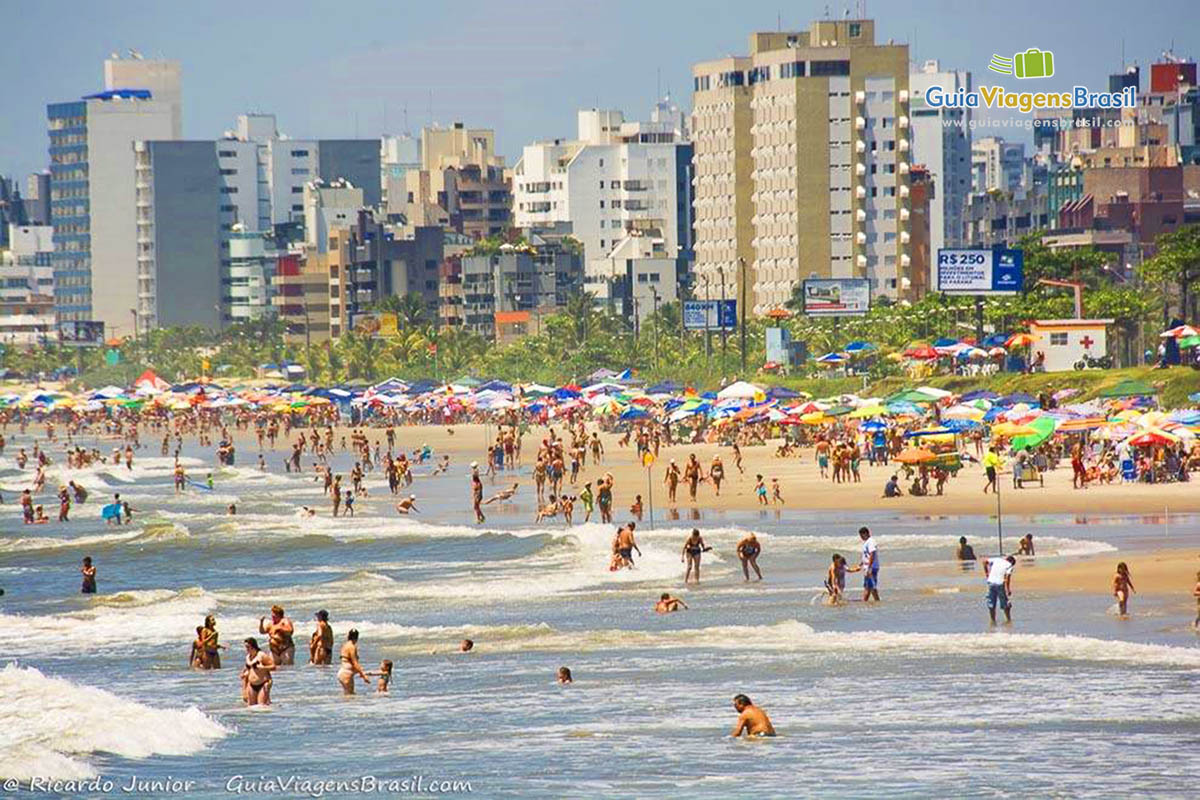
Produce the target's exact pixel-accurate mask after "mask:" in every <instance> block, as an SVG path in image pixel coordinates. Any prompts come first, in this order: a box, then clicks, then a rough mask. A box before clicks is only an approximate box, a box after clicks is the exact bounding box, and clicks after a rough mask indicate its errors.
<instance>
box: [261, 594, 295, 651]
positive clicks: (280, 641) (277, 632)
mask: <svg viewBox="0 0 1200 800" xmlns="http://www.w3.org/2000/svg"><path fill="white" fill-rule="evenodd" d="M295 631H296V628H295V626H294V625H293V624H292V621H291V620H290V619H288V618H287V617H285V616H284V615H283V607H282V606H271V622H270V623H268V622H267V618H266V617H259V618H258V632H259V633H265V634H267V636H269V637H270V640H269V645H270V648H271V655H272V656H274V657H275V663H276V664H277V665H279V666H284V665H290V664H293V663H295V659H296V644H295V642H294V641H292V635H293V634H294V633H295Z"/></svg>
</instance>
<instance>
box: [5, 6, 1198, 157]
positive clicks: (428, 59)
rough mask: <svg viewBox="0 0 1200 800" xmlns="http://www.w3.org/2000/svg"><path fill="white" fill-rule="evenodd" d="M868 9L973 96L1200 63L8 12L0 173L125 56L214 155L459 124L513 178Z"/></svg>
mask: <svg viewBox="0 0 1200 800" xmlns="http://www.w3.org/2000/svg"><path fill="white" fill-rule="evenodd" d="M862 5H865V10H866V13H865V16H866V17H869V18H874V19H875V20H876V37H877V39H878V40H879V41H881V42H883V41H886V40H888V39H894V40H895V41H896V42H898V43H908V44H909V45H910V58H911V59H912V60H913V62H914V63H920V62H922V61H924V60H925V59H930V58H937V59H940V60H941V62H942V66H943V68H951V67H952V68H965V69H969V70H971V71H972V73H973V74H974V78H975V83H976V84H977V85H978V84H979V83H980V82H981V79H986V82H987V83H989V84H999V85H1003V86H1006V87H1007V88H1010V89H1016V88H1021V89H1026V88H1034V87H1031V86H1028V85H1025V86H1019V84H1022V83H1026V82H1024V81H1017V80H1016V79H1012V78H1004V77H1001V76H999V75H996V74H995V73H990V72H988V71H987V64H988V61H989V60H990V58H991V55H992V54H993V53H998V54H1001V55H1011V54H1013V53H1016V52H1019V51H1024V50H1026V49H1028V48H1030V47H1038V48H1041V49H1044V50H1045V49H1048V50H1052V51H1053V52H1054V55H1055V69H1056V75H1055V78H1054V79H1053V80H1054V82H1055V83H1054V85H1053V86H1051V85H1050V82H1049V81H1047V82H1045V83H1046V85H1045V86H1042V85H1039V86H1038V87H1036V88H1037V89H1043V88H1046V89H1058V90H1065V89H1068V88H1069V87H1070V86H1071V85H1073V84H1077V83H1078V84H1083V85H1087V86H1089V88H1091V89H1093V90H1096V91H1100V90H1105V89H1106V88H1107V75H1108V74H1109V73H1110V72H1114V71H1118V70H1119V69H1120V68H1121V54H1122V46H1123V47H1124V53H1125V58H1126V60H1127V62H1136V63H1139V64H1141V65H1143V78H1142V81H1143V88H1144V87H1145V84H1146V82H1147V81H1148V69H1146V68H1145V67H1146V65H1148V64H1149V63H1150V62H1152V61H1154V60H1157V59H1158V57H1159V55H1160V54H1161V53H1162V51H1163V50H1166V49H1168V48H1170V47H1172V46H1173V47H1174V49H1175V52H1176V53H1177V54H1179V55H1182V56H1185V57H1194V56H1197V55H1200V14H1197V13H1196V10H1195V9H1196V7H1195V4H1194V0H1190V1H1185V0H1149V2H1141V3H1134V2H1130V0H1090V1H1089V2H1067V1H1065V0H1060V2H1058V3H1049V2H1045V0H1042V1H1041V2H1032V1H1031V0H1008V2H1004V3H988V4H986V5H985V4H982V3H963V2H961V0H960V1H959V2H943V1H942V0H929V1H928V2H922V1H921V0H913V1H912V2H906V3H897V2H892V3H884V2H880V0H873V1H872V2H869V3H867V2H866V0H861V2H841V3H824V2H789V3H783V2H782V0H776V1H775V2H759V0H739V1H738V2H729V0H724V1H723V2H721V1H714V0H689V1H688V2H682V1H681V0H657V2H656V1H655V0H608V2H578V1H577V0H522V1H521V2H503V0H499V1H497V0H493V1H492V2H486V1H485V2H480V1H478V0H457V1H456V2H453V3H437V2H433V3H430V2H422V3H410V2H406V1H405V0H390V1H389V0H355V1H354V2H349V3H345V2H343V3H334V2H303V1H302V0H292V1H291V2H276V1H275V0H250V2H245V0H243V2H238V3H234V2H228V0H206V2H203V3H183V2H161V0H158V1H157V2H141V1H139V2H132V1H129V2H126V1H124V0H104V1H103V2H94V0H0V31H2V34H0V76H3V79H2V83H0V174H8V175H18V176H19V175H24V174H26V173H28V172H31V171H34V170H38V169H43V168H45V164H46V161H47V157H46V143H47V140H46V124H45V114H46V108H45V107H46V104H47V103H51V102H61V101H65V100H73V99H77V98H78V97H80V96H81V95H83V94H87V93H90V92H93V91H95V90H97V89H100V88H102V82H103V60H104V59H105V58H106V57H108V55H109V54H110V53H112V52H117V51H119V52H121V53H122V54H124V53H126V52H127V51H128V50H129V49H135V50H138V51H140V52H141V53H143V54H144V55H145V56H146V57H157V56H160V55H161V56H164V57H167V58H172V59H176V60H179V61H181V62H182V64H183V96H184V112H183V114H184V116H183V126H184V136H185V137H186V138H189V139H213V138H217V137H219V136H220V135H221V134H222V132H224V131H226V130H229V129H231V128H233V127H234V126H235V121H236V117H237V115H238V114H239V113H242V112H244V111H263V112H274V113H275V114H276V115H277V118H278V122H279V127H280V130H282V131H283V132H285V133H287V134H289V135H290V136H293V137H295V138H346V137H354V136H362V137H376V136H379V135H380V134H383V133H401V132H404V131H405V130H409V131H411V132H414V133H415V132H417V131H418V130H419V128H420V127H421V126H422V125H424V124H427V123H428V122H430V121H433V122H437V123H440V124H443V125H445V124H449V123H452V122H455V121H462V122H464V123H465V124H466V125H468V126H470V127H487V128H493V129H495V131H496V138H497V147H498V149H499V150H500V152H501V153H502V154H504V155H506V156H507V157H508V158H509V163H510V164H511V163H514V162H515V160H516V158H517V157H518V156H519V155H520V151H521V147H522V146H523V145H525V144H528V143H530V142H533V141H536V140H544V139H551V138H556V137H571V136H573V135H574V133H575V111H576V110H577V109H578V108H590V107H604V108H620V109H623V110H624V111H625V112H626V116H627V118H633V119H644V118H648V116H649V109H650V106H651V105H652V104H653V102H654V101H655V99H656V96H657V95H658V93H659V92H663V93H665V92H666V91H668V90H670V91H671V93H672V96H673V98H674V99H675V100H676V101H678V102H679V103H680V105H681V106H683V107H685V108H688V107H690V96H691V65H692V64H693V63H695V62H697V61H703V60H708V59H713V58H720V57H723V56H726V55H741V54H745V53H746V51H747V47H748V45H747V41H748V35H749V34H750V33H751V32H752V31H754V30H776V29H777V28H778V27H779V26H780V24H782V27H783V28H785V29H805V28H807V27H808V25H809V23H810V22H811V21H812V20H814V19H821V18H824V17H826V16H827V14H828V15H829V16H832V17H835V18H837V17H842V16H843V14H844V12H845V11H846V10H847V9H849V10H850V13H851V16H860V15H862V14H861V6H862ZM1008 138H1025V137H1022V136H1013V135H1010V136H1008Z"/></svg>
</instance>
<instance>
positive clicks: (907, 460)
mask: <svg viewBox="0 0 1200 800" xmlns="http://www.w3.org/2000/svg"><path fill="white" fill-rule="evenodd" d="M935 458H937V453H935V452H933V451H932V450H926V449H925V448H924V447H906V448H904V449H903V450H901V451H900V453H899V454H898V455H897V456H896V458H895V459H893V460H894V461H899V462H900V463H901V464H921V463H923V462H926V461H933V460H934V459H935Z"/></svg>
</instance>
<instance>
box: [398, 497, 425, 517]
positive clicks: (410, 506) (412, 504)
mask: <svg viewBox="0 0 1200 800" xmlns="http://www.w3.org/2000/svg"><path fill="white" fill-rule="evenodd" d="M420 510H421V509H419V508H417V496H416V495H415V494H410V495H409V496H408V497H405V498H404V499H402V500H401V501H400V502H399V503H396V513H397V514H408V513H409V512H411V511H420Z"/></svg>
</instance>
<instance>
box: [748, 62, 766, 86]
mask: <svg viewBox="0 0 1200 800" xmlns="http://www.w3.org/2000/svg"><path fill="white" fill-rule="evenodd" d="M749 77H750V85H751V86H753V85H754V84H756V83H759V82H761V81H769V80H771V68H770V67H769V66H766V65H764V66H761V67H754V68H753V69H751V70H750V72H749Z"/></svg>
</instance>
